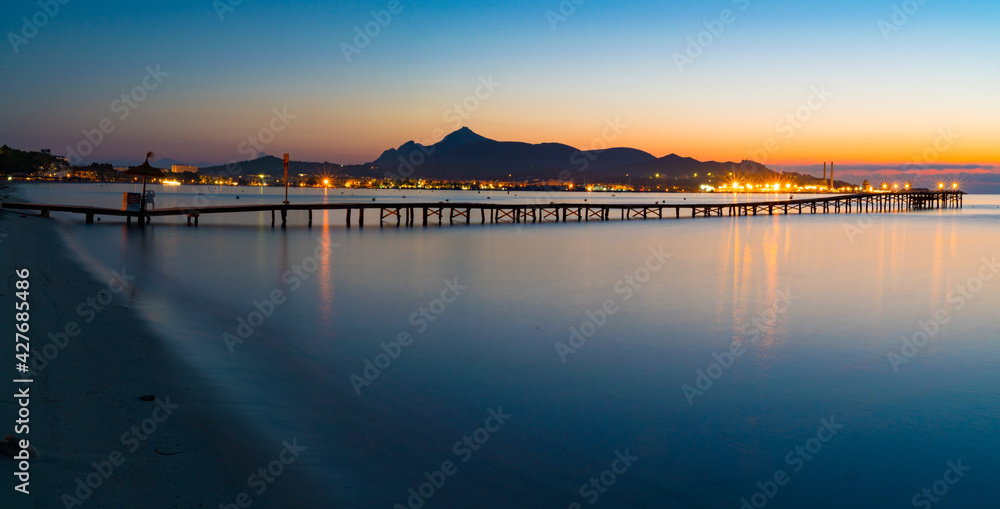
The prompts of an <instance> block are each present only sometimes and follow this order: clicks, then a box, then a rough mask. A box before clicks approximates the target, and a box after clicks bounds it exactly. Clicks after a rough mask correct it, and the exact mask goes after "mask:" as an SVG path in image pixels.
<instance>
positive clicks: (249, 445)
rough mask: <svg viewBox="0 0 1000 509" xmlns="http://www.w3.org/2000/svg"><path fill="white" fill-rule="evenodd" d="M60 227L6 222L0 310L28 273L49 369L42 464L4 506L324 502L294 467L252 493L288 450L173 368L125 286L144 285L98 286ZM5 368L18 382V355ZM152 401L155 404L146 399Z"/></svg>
mask: <svg viewBox="0 0 1000 509" xmlns="http://www.w3.org/2000/svg"><path fill="white" fill-rule="evenodd" d="M15 190H16V188H11V187H10V186H8V187H6V188H0V200H3V201H8V200H16V199H17V197H16V192H15ZM10 195H14V196H10ZM57 227H58V225H57V224H56V220H55V219H44V218H40V217H37V216H30V215H28V216H24V217H22V215H21V214H15V213H10V212H0V260H2V264H0V266H2V268H3V275H4V279H5V280H6V283H5V284H4V286H3V289H2V290H0V298H2V300H3V302H5V303H8V304H10V305H9V306H8V305H5V306H4V308H5V309H8V310H10V309H13V304H12V303H13V301H14V299H15V297H14V295H13V294H14V290H13V283H14V281H15V278H16V276H15V275H14V271H15V270H18V269H22V268H27V269H29V270H30V272H31V275H30V278H29V280H30V283H31V286H30V297H29V303H30V306H31V307H30V311H31V321H30V324H31V329H30V330H31V335H30V337H31V347H32V350H33V353H34V354H35V355H36V356H37V357H40V359H41V360H39V359H37V358H36V359H35V360H34V363H33V364H34V367H36V368H41V369H39V370H38V371H37V372H35V373H29V374H30V375H33V380H34V382H33V383H32V384H31V385H30V394H31V399H30V407H29V409H30V412H31V414H30V424H29V426H30V432H29V434H28V435H27V438H28V439H29V440H30V442H31V445H33V446H35V447H36V448H37V449H38V450H39V451H40V453H41V456H40V457H39V458H36V459H34V460H32V461H31V466H30V474H31V478H30V487H29V489H30V494H29V495H24V494H22V493H19V492H15V491H14V490H13V484H14V483H11V482H5V483H4V485H5V487H4V490H10V491H9V492H8V493H4V494H3V496H0V501H2V502H0V507H11V508H56V507H94V508H98V507H108V508H119V507H149V508H161V507H162V508H168V507H209V508H217V507H220V504H222V507H240V506H239V505H230V504H237V502H238V500H237V497H238V496H239V494H240V493H246V494H247V496H248V497H249V498H250V500H251V501H252V506H253V507H304V506H307V505H311V503H312V502H315V500H310V499H312V498H314V497H315V496H316V495H317V493H318V490H311V489H310V488H309V487H308V486H309V481H308V480H307V479H304V478H303V477H304V476H302V475H296V474H295V472H294V465H292V466H290V467H288V473H285V474H284V475H283V476H282V478H281V479H279V480H277V482H274V483H269V484H267V485H266V490H265V491H264V492H262V493H260V494H258V493H257V490H259V489H260V484H255V485H254V486H253V487H251V486H250V485H249V484H248V478H249V477H250V476H251V475H253V474H254V473H255V472H257V470H258V469H259V468H261V467H264V468H266V467H267V466H268V465H269V464H270V463H271V462H273V461H275V460H278V459H279V454H280V453H281V452H282V448H283V446H282V444H281V443H270V442H266V443H264V442H261V441H260V440H259V438H258V437H256V436H255V435H254V434H253V433H252V432H250V431H249V430H248V428H247V427H246V426H243V425H241V424H240V423H238V422H234V420H233V419H231V418H228V417H227V416H226V415H224V414H223V413H222V412H220V411H219V410H218V408H219V406H220V403H223V402H220V401H218V400H216V399H214V396H213V394H216V393H218V391H215V390H214V388H213V387H211V386H210V385H209V384H208V382H206V381H205V380H204V379H202V378H201V377H199V376H197V375H196V374H195V373H193V372H192V371H191V370H190V369H189V368H187V367H186V366H185V365H183V364H182V363H181V362H178V360H177V359H175V358H172V356H171V354H169V353H168V350H167V349H166V348H164V345H162V344H161V340H160V339H158V338H156V337H154V336H153V334H152V333H151V332H150V331H149V330H148V329H147V327H146V325H145V324H144V323H143V322H142V321H140V320H139V319H138V318H137V317H136V316H135V314H134V311H132V310H130V309H129V308H130V307H131V305H132V298H133V296H134V294H135V293H134V292H135V291H137V290H136V288H135V286H128V287H126V286H125V285H123V284H121V281H122V280H123V279H128V277H129V276H132V274H131V273H129V272H128V271H127V269H126V273H125V274H123V275H122V277H121V278H117V277H115V276H114V275H112V274H109V275H108V278H107V280H105V281H99V280H96V279H95V278H94V277H92V276H91V274H90V273H88V272H87V271H85V270H84V269H83V268H82V267H80V266H79V265H78V264H77V263H76V262H74V261H73V260H72V259H71V257H70V256H69V255H68V253H66V252H65V246H64V245H63V243H62V242H61V241H60V239H59V235H58V233H57V231H56V228H57ZM112 279H114V280H115V283H114V284H111V283H110V281H111V280H112ZM138 291H141V289H139V290H138ZM102 292H103V294H102ZM109 294H110V295H112V296H113V301H112V302H111V303H109V304H107V305H106V306H101V305H100V304H99V302H98V306H100V308H101V310H100V311H97V310H96V308H94V307H92V306H90V304H89V303H88V301H87V299H95V300H97V301H99V300H100V299H101V298H107V296H108V295H109ZM81 304H82V305H83V308H82V309H81V308H80V306H81ZM81 311H82V313H81ZM88 319H89V323H88ZM13 320H14V316H13V311H7V312H4V313H3V314H2V315H0V323H3V324H10V325H11V327H9V328H8V327H7V326H6V325H5V326H4V327H5V328H6V329H7V330H10V329H12V328H13V327H12V325H13ZM68 324H76V327H73V326H72V325H71V326H70V328H69V330H70V331H71V332H76V335H75V337H70V336H69V335H67V336H65V337H63V336H59V335H57V334H58V333H65V332H66V330H67V329H66V327H67V325H68ZM50 334H52V336H50ZM51 338H57V340H53V339H51ZM59 344H62V345H63V346H62V347H61V348H60V347H59ZM9 347H10V350H11V352H10V353H13V346H12V345H9ZM46 348H47V350H45V349H46ZM42 352H44V354H42ZM38 354H42V355H38ZM47 357H51V359H47ZM3 358H4V359H6V361H7V362H9V363H10V366H9V368H8V369H5V370H4V371H5V372H7V373H15V371H14V369H13V368H14V359H13V356H12V355H11V356H4V357H3ZM11 380H12V379H11V378H8V379H7V380H5V381H4V382H3V385H4V386H5V387H7V389H5V390H4V391H2V396H0V427H2V428H0V429H4V430H5V432H4V433H3V435H4V436H6V435H7V434H9V433H10V432H11V431H12V430H13V425H14V421H15V420H16V418H17V406H16V405H17V403H16V402H15V400H14V398H13V397H12V395H13V394H14V389H15V384H13V383H12V381H11ZM18 387H20V386H18ZM148 395H153V396H154V398H153V400H152V401H146V400H143V399H142V396H148ZM147 399H148V398H147ZM0 438H2V437H0ZM290 438H291V437H290ZM301 454H308V451H307V452H304V453H301ZM285 457H286V458H287V457H288V454H287V453H286V454H285ZM116 463H117V464H116ZM16 467H17V465H16V463H15V462H14V460H12V459H10V458H6V457H3V458H0V469H2V471H3V474H4V477H7V478H8V479H10V478H11V473H12V472H13V471H14V470H15V469H16ZM88 476H89V478H88ZM258 479H259V478H258ZM88 481H89V484H90V485H89V486H86V484H88ZM81 484H82V485H84V486H81ZM94 485H96V486H97V487H96V488H93V487H92V486H94ZM245 500H246V499H244V501H245ZM77 501H78V502H79V504H78V503H77Z"/></svg>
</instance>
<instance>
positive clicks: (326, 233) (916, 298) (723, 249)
mask: <svg viewBox="0 0 1000 509" xmlns="http://www.w3.org/2000/svg"><path fill="white" fill-rule="evenodd" d="M135 187H136V186H134V185H131V184H129V185H97V184H59V185H46V184H42V185H25V186H22V189H21V192H20V194H21V196H22V197H23V198H24V199H26V200H27V201H35V202H51V203H68V204H85V205H97V206H105V207H115V206H118V205H119V204H120V203H121V193H122V192H123V191H130V192H131V191H135V190H137V189H134V188H135ZM151 188H152V189H155V191H156V193H157V196H156V206H157V207H167V206H183V205H202V204H207V205H228V204H250V203H279V202H280V201H281V200H283V199H284V197H283V191H282V190H281V189H276V188H251V187H223V188H217V187H207V186H180V187H173V188H164V187H160V186H151ZM199 193H200V195H199ZM515 195H516V196H515ZM199 196H200V197H199ZM237 196H239V197H240V198H239V199H238V200H237V198H236V197H237ZM403 196H406V198H403ZM801 197H803V196H797V197H796V198H801ZM289 199H290V200H291V201H292V202H293V203H313V202H324V201H327V202H336V201H356V202H371V201H372V199H375V203H378V202H379V201H400V200H409V201H432V202H438V201H440V202H446V203H447V202H455V201H463V202H464V201H479V200H483V201H486V200H489V201H490V202H494V201H495V202H506V203H513V202H528V203H536V204H541V203H548V202H549V201H582V200H583V199H587V200H588V202H594V203H607V202H619V203H627V202H630V201H636V202H644V203H650V202H654V201H665V202H668V203H673V202H682V203H708V202H713V203H715V202H728V201H734V200H736V201H754V200H759V199H787V195H784V194H781V195H739V196H734V195H712V194H700V195H677V194H648V193H643V194H633V193H616V194H615V195H614V196H611V193H556V194H552V195H548V194H542V193H524V192H512V193H511V194H507V193H506V192H505V191H492V192H488V193H487V192H482V193H479V192H475V191H465V192H461V191H451V192H429V191H413V190H394V191H365V190H349V189H326V190H316V189H292V190H291V191H290V195H289ZM671 212H672V211H671ZM418 213H419V211H418ZM446 214H447V212H446ZM373 216H374V217H373ZM53 218H54V219H55V220H56V221H58V222H59V225H60V226H59V231H60V234H61V238H62V241H63V242H64V243H65V245H66V246H67V248H68V249H69V250H70V252H71V253H72V254H73V255H74V256H75V257H76V258H77V259H78V260H79V261H80V262H81V263H83V264H84V265H85V266H86V267H87V268H88V269H89V270H91V271H92V272H93V273H94V274H95V275H97V276H102V274H107V273H108V271H110V270H112V269H117V270H121V269H122V268H126V269H127V270H128V271H130V273H133V274H135V275H136V279H135V280H134V285H135V291H134V292H133V298H134V301H135V309H137V310H138V312H139V313H140V315H141V317H142V318H143V319H144V320H146V321H147V322H148V323H149V324H150V326H151V327H152V328H153V330H154V331H156V333H157V334H158V335H159V339H160V340H161V341H162V342H164V344H166V345H167V346H168V347H169V348H170V350H171V351H173V352H175V353H176V355H177V356H178V358H180V359H181V360H182V361H183V362H186V363H189V364H190V365H191V366H192V367H194V368H195V369H197V370H199V371H200V372H201V373H203V374H204V375H205V377H207V379H209V380H212V381H213V387H214V390H216V391H217V393H218V394H217V395H216V397H217V398H218V400H219V401H220V402H222V403H221V405H220V411H223V412H227V413H228V414H230V415H231V416H232V417H233V418H235V419H240V420H241V421H244V422H247V423H250V424H251V425H252V426H254V427H255V429H257V430H258V431H259V433H260V435H261V436H262V437H265V438H266V439H270V440H273V442H274V444H280V442H281V440H283V439H285V438H288V437H296V438H297V439H298V441H299V443H301V444H303V445H307V446H308V447H309V452H308V453H307V454H304V455H303V457H302V458H301V460H300V462H297V463H296V464H295V474H294V475H295V476H308V477H310V478H313V479H316V480H318V481H320V482H319V483H318V484H321V485H324V486H327V487H328V489H329V493H328V494H326V495H327V496H328V499H329V500H331V501H336V505H331V506H345V507H385V508H390V507H400V506H401V507H418V506H420V507H426V508H435V507H442V508H444V507H477V508H494V507H495V508H510V507H530V508H535V507H538V508H574V507H576V508H581V507H590V506H594V507H651V508H652V507H656V508H729V507H731V508H742V507H747V506H749V507H757V508H759V507H763V506H764V505H766V506H768V507H776V508H778V507H787V508H807V507H808V508H841V507H871V508H887V507H935V506H938V505H939V504H940V506H941V507H996V506H998V504H1000V494H998V492H997V490H996V489H995V474H996V472H998V471H1000V438H998V434H997V433H996V430H997V428H998V426H1000V370H997V368H996V367H997V366H998V365H1000V341H998V339H1000V338H998V330H1000V322H998V319H997V302H998V297H1000V277H997V275H996V273H997V271H998V270H1000V267H998V266H997V261H998V258H1000V256H998V255H1000V240H998V239H1000V237H998V235H997V231H998V227H1000V199H998V197H996V196H976V195H969V196H966V197H965V206H964V207H963V208H962V209H941V210H926V211H919V212H904V213H891V214H871V215H869V214H811V213H809V212H808V211H806V212H805V213H803V214H801V215H800V214H797V213H792V214H791V215H787V216H785V215H774V216H768V215H759V216H750V217H735V218H730V217H715V218H696V219H691V218H689V217H682V219H674V218H672V217H671V218H666V219H663V220H646V221H641V220H633V221H628V222H621V221H608V222H594V221H591V222H579V223H578V222H569V223H543V224H521V225H514V224H494V225H491V224H489V221H488V219H487V224H486V225H479V224H477V223H478V222H479V217H478V213H477V212H473V217H472V223H473V224H472V225H469V226H466V225H464V224H461V225H457V224H456V225H455V226H449V225H448V218H447V217H445V219H444V223H445V224H444V226H440V227H439V226H437V225H436V224H434V223H435V221H432V225H431V226H429V227H426V228H425V227H421V226H420V220H419V218H418V220H417V227H414V228H406V227H402V228H397V227H395V219H394V218H393V219H392V225H387V226H385V227H382V228H380V227H379V226H378V216H377V210H369V215H368V217H366V220H367V221H366V227H365V228H363V229H361V228H358V227H357V225H356V219H355V226H354V227H352V228H347V227H345V218H344V215H343V212H342V211H316V212H314V220H313V224H312V227H308V226H307V225H306V218H305V212H304V211H297V212H296V211H293V212H290V213H289V223H288V226H287V227H286V228H281V227H280V226H278V227H276V228H273V227H272V226H271V220H270V213H269V212H264V213H245V214H237V215H232V214H224V215H218V216H210V215H202V217H201V218H200V225H199V226H198V227H193V226H192V227H188V226H185V225H184V218H183V216H181V217H174V218H154V219H153V223H152V224H151V225H149V226H147V227H146V228H139V227H138V226H137V225H136V224H134V223H133V224H132V225H130V226H127V225H125V224H124V222H123V221H122V220H121V218H113V217H102V218H101V221H100V222H98V223H95V224H84V222H83V218H82V216H79V215H67V214H59V213H53ZM616 218H617V217H616V215H615V214H612V219H616ZM279 221H280V220H279ZM462 223H464V220H463V221H462ZM279 225H280V222H279ZM102 277H103V276H102ZM209 460H211V459H210V458H209ZM290 475H291V474H290ZM277 482H282V480H279V481H277ZM925 489H927V490H928V491H926V492H925V491H924V490H925ZM218 502H220V501H206V504H207V505H206V506H215V505H217V503H218ZM331 504H333V502H331ZM395 504H399V506H397V505H395ZM258 505H259V506H262V507H283V506H282V504H281V501H278V500H268V499H267V497H266V494H265V495H262V496H261V497H259V498H258V499H255V506H258Z"/></svg>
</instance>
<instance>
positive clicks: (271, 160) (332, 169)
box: [201, 127, 846, 184]
mask: <svg viewBox="0 0 1000 509" xmlns="http://www.w3.org/2000/svg"><path fill="white" fill-rule="evenodd" d="M201 172H202V173H208V174H216V175H225V174H233V175H235V174H239V175H272V176H274V175H281V174H282V161H281V159H280V158H278V157H274V156H265V157H261V158H259V159H254V160H249V161H242V162H240V163H236V164H234V166H233V167H232V168H230V169H227V167H226V166H225V165H220V166H211V167H206V168H202V169H201ZM289 173H291V174H307V175H331V176H333V175H343V176H352V177H376V178H391V179H441V180H445V179H447V180H472V179H476V180H506V179H510V180H519V181H523V180H531V179H540V180H568V181H573V182H576V183H584V182H588V181H617V182H632V183H640V182H641V179H658V180H664V181H665V180H676V181H685V182H686V183H688V184H691V183H693V182H694V181H696V180H704V179H705V178H706V177H714V178H716V179H717V178H719V177H723V178H724V177H726V176H727V175H729V174H732V175H734V176H752V177H758V178H769V177H776V178H777V177H780V176H781V175H780V174H778V173H776V172H774V171H772V170H770V169H768V168H767V167H766V166H764V165H762V164H760V163H756V162H753V161H746V160H745V161H740V162H717V161H698V160H696V159H692V158H690V157H682V156H679V155H677V154H670V155H667V156H664V157H659V158H658V157H655V156H653V155H652V154H650V153H648V152H644V151H642V150H637V149H633V148H609V149H606V150H589V151H588V150H579V149H576V148H573V147H571V146H569V145H564V144H561V143H538V144H531V143H522V142H515V141H496V140H491V139H489V138H486V137H484V136H480V135H479V134H476V133H475V132H473V131H472V130H471V129H469V128H468V127H463V128H461V129H459V130H457V131H455V132H453V133H451V134H449V135H447V136H445V137H444V138H443V139H442V140H441V141H439V142H437V143H435V144H433V145H429V146H428V145H422V144H420V143H417V142H415V141H408V142H406V143H404V144H402V145H400V146H399V147H397V148H390V149H388V150H386V151H384V152H383V153H382V154H381V155H380V156H379V157H378V158H377V159H375V160H374V161H372V162H370V163H367V164H360V165H339V164H334V163H329V162H323V163H316V162H307V161H291V162H289ZM709 174H711V175H709ZM788 177H789V178H795V179H797V180H799V181H800V182H802V181H803V180H805V181H814V182H815V183H819V181H820V179H815V178H813V177H808V176H804V175H789V176H788ZM810 183H812V182H810ZM661 184H665V182H661ZM845 184H846V183H845Z"/></svg>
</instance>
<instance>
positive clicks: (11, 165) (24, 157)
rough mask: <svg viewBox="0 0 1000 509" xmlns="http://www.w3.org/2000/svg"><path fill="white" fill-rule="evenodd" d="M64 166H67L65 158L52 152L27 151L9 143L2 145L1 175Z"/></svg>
mask: <svg viewBox="0 0 1000 509" xmlns="http://www.w3.org/2000/svg"><path fill="white" fill-rule="evenodd" d="M63 166H65V162H64V161H63V160H61V159H59V158H57V157H56V156H53V155H50V154H43V153H41V152H26V151H24V150H17V149H15V148H10V147H8V146H7V145H4V146H2V147H0V175H11V174H14V173H29V174H30V173H34V172H36V171H39V170H51V169H55V168H59V167H63Z"/></svg>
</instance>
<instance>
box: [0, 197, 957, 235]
mask: <svg viewBox="0 0 1000 509" xmlns="http://www.w3.org/2000/svg"><path fill="white" fill-rule="evenodd" d="M964 194H965V193H964V192H962V191H907V192H898V193H860V194H846V195H831V196H822V197H811V198H804V199H798V200H770V201H759V202H746V203H701V204H698V203H661V202H659V201H658V202H655V203H587V202H564V203H556V202H548V203H542V202H541V201H540V200H539V201H536V202H531V201H526V202H524V203H501V202H496V203H490V202H482V201H477V202H433V203H431V202H402V201H400V202H381V203H377V202H374V201H373V202H363V203H361V202H339V203H305V204H303V203H292V204H281V203H279V204H254V205H220V206H206V207H174V208H161V209H156V210H147V211H146V212H144V213H140V212H137V211H125V210H119V209H111V208H100V207H88V206H76V205H47V204H39V203H3V204H2V207H3V208H4V209H7V210H33V211H38V212H39V213H40V215H41V216H42V217H49V214H50V213H52V212H69V213H74V214H83V215H84V216H85V218H86V222H87V223H93V222H94V217H95V216H118V217H121V216H125V218H126V221H127V222H128V223H131V222H132V218H133V217H135V218H137V219H139V224H140V225H141V224H144V223H146V222H149V221H150V218H154V217H164V216H187V224H189V225H190V224H192V222H193V224H194V225H197V224H198V217H199V216H200V215H202V214H226V213H240V212H267V211H270V212H271V225H272V226H274V224H275V220H276V215H277V216H280V220H281V225H282V226H284V225H285V224H286V222H287V219H288V213H289V212H291V211H304V212H307V213H308V220H309V225H310V226H311V225H312V218H313V211H314V210H346V211H347V221H346V225H347V226H348V227H350V226H351V225H352V221H353V220H354V219H353V218H354V217H356V218H357V219H356V223H357V225H358V226H359V227H364V225H365V212H366V211H371V212H372V213H377V214H378V215H377V217H372V219H377V221H378V224H379V225H384V224H386V223H388V224H395V225H400V224H405V225H406V226H413V225H414V224H415V223H416V221H417V220H418V218H419V221H420V224H422V225H424V226H426V225H427V224H428V223H429V222H436V223H437V224H442V223H443V222H444V218H445V217H447V218H448V223H449V224H454V223H456V222H458V223H464V224H469V223H471V222H472V219H473V217H474V216H478V217H477V219H478V220H479V223H481V224H484V223H486V221H487V220H488V221H489V222H490V223H502V222H509V223H529V222H530V223H539V222H560V221H562V222H567V221H608V220H611V219H621V220H626V221H627V220H633V219H665V218H669V217H674V218H681V217H717V216H756V215H764V214H768V215H774V214H778V213H781V214H791V213H798V214H803V213H809V214H816V213H822V214H830V213H884V212H905V211H914V210H926V209H937V208H960V207H961V206H962V196H963V195H964ZM477 212H478V214H476V213H477ZM355 213H356V216H355ZM143 216H144V218H145V221H143V220H142V219H143Z"/></svg>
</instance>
